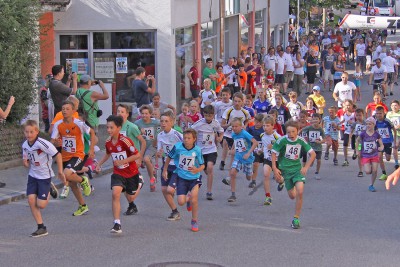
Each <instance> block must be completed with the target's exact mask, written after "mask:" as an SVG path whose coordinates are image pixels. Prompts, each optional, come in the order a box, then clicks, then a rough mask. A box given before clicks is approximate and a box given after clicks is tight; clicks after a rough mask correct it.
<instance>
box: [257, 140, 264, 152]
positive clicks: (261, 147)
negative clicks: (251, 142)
mask: <svg viewBox="0 0 400 267" xmlns="http://www.w3.org/2000/svg"><path fill="white" fill-rule="evenodd" d="M262 149H263V144H262V142H261V141H258V145H257V147H256V150H257V151H262Z"/></svg>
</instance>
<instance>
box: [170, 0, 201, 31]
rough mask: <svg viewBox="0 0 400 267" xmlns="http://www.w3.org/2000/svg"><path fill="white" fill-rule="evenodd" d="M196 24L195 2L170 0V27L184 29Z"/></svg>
mask: <svg viewBox="0 0 400 267" xmlns="http://www.w3.org/2000/svg"><path fill="white" fill-rule="evenodd" d="M196 23H197V0H172V26H173V28H174V29H176V28H184V27H187V26H190V25H194V24H196Z"/></svg>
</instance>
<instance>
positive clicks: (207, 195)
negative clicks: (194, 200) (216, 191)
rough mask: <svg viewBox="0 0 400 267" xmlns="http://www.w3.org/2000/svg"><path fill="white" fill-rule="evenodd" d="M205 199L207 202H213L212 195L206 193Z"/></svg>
mask: <svg viewBox="0 0 400 267" xmlns="http://www.w3.org/2000/svg"><path fill="white" fill-rule="evenodd" d="M206 198H207V200H213V199H214V198H213V194H212V193H207V194H206Z"/></svg>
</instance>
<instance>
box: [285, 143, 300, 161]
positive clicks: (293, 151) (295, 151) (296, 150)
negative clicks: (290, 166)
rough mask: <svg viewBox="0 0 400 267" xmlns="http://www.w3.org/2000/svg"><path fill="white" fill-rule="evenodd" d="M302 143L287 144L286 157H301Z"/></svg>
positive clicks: (294, 158)
mask: <svg viewBox="0 0 400 267" xmlns="http://www.w3.org/2000/svg"><path fill="white" fill-rule="evenodd" d="M300 151H301V145H286V152H285V158H287V159H290V160H297V159H299V157H300Z"/></svg>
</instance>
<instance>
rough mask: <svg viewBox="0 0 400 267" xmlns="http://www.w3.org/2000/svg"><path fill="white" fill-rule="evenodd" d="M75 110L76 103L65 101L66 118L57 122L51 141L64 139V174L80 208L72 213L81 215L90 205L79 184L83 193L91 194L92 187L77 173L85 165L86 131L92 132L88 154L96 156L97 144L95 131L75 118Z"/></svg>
mask: <svg viewBox="0 0 400 267" xmlns="http://www.w3.org/2000/svg"><path fill="white" fill-rule="evenodd" d="M74 112H75V105H74V103H73V102H71V101H68V100H67V101H64V102H63V105H62V114H63V116H64V119H63V120H61V121H58V122H56V124H55V125H54V129H53V132H52V134H51V142H52V143H53V144H59V139H61V141H62V144H61V146H62V152H61V155H62V160H63V168H64V175H65V178H66V181H68V182H69V186H70V187H71V189H72V192H73V193H74V195H75V198H76V200H77V201H78V203H79V207H78V209H77V210H76V211H75V212H74V213H73V214H72V215H73V216H80V215H83V214H85V213H87V212H88V211H89V208H88V206H87V205H86V203H85V200H84V199H83V196H82V193H81V190H80V189H79V188H78V184H80V186H81V187H82V190H83V194H84V195H85V196H89V195H90V193H91V187H90V183H89V179H88V178H87V177H85V176H83V177H81V176H79V175H78V174H77V171H80V170H81V169H82V167H83V166H84V164H85V162H84V157H85V151H84V137H83V134H84V133H88V134H90V143H91V146H90V149H89V153H88V156H89V157H90V158H94V144H95V138H96V137H95V133H94V131H90V127H89V126H87V125H86V124H85V123H84V122H83V121H81V120H78V119H74V118H73V117H72V116H73V114H74Z"/></svg>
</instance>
